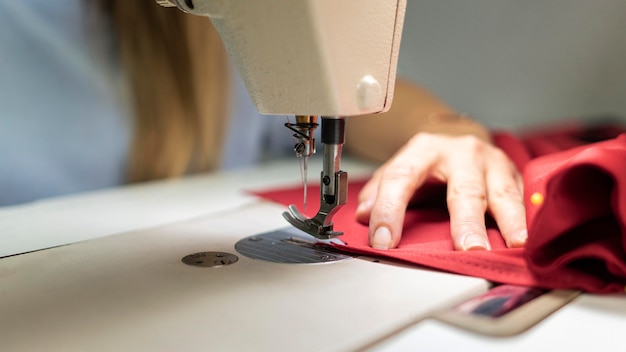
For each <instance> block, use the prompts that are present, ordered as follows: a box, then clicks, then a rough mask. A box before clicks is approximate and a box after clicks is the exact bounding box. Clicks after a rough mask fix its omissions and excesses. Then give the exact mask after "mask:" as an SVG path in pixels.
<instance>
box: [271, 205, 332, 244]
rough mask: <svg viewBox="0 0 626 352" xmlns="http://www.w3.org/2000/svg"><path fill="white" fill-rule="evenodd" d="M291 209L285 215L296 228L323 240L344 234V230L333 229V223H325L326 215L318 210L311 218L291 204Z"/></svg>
mask: <svg viewBox="0 0 626 352" xmlns="http://www.w3.org/2000/svg"><path fill="white" fill-rule="evenodd" d="M288 209H289V211H286V212H284V213H283V217H284V218H285V220H287V221H288V222H289V223H290V224H291V225H293V226H294V227H295V228H297V229H300V230H302V231H304V232H306V233H308V234H309V235H311V236H313V237H315V238H319V239H322V240H328V239H331V238H335V237H337V236H341V235H343V232H340V231H333V224H332V222H331V223H330V224H327V225H324V221H325V218H326V215H325V214H323V213H321V212H318V213H317V215H316V216H315V217H313V218H311V219H309V218H307V217H306V216H304V215H303V214H302V213H301V212H300V211H299V210H298V208H297V207H296V206H295V205H293V204H291V205H289V207H288Z"/></svg>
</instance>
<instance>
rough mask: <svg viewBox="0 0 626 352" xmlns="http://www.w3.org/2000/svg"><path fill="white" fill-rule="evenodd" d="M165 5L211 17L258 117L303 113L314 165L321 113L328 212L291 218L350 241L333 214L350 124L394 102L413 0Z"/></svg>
mask: <svg viewBox="0 0 626 352" xmlns="http://www.w3.org/2000/svg"><path fill="white" fill-rule="evenodd" d="M156 1H157V2H158V3H159V4H161V5H163V6H170V7H173V6H176V7H178V8H179V9H181V10H182V11H185V12H188V13H191V14H194V15H200V16H207V17H209V18H210V20H211V22H212V23H213V25H214V26H215V28H216V29H217V31H218V32H219V34H220V37H221V38H222V40H223V42H224V44H225V46H226V50H227V51H228V53H229V54H230V56H231V57H232V59H233V62H234V64H235V66H236V67H237V70H238V71H239V73H240V74H241V76H242V78H243V80H244V83H245V84H246V88H247V89H248V92H249V93H250V96H251V98H252V100H253V102H254V104H255V105H256V107H257V109H258V110H259V112H260V113H262V114H272V115H295V116H296V120H295V123H287V124H286V126H287V127H288V128H289V129H291V130H292V132H293V136H294V137H295V138H296V140H297V142H296V145H295V147H294V150H295V152H296V155H297V156H298V157H301V158H304V159H305V165H306V159H307V158H308V157H310V156H311V155H312V154H313V153H315V138H314V131H315V129H316V128H317V127H318V116H321V125H322V126H321V128H322V131H321V132H322V134H321V139H322V144H323V146H324V151H323V158H324V161H323V167H322V173H321V178H320V184H321V192H320V209H319V211H318V212H317V214H316V215H315V216H314V217H312V218H307V217H306V216H305V215H303V214H302V213H301V212H300V211H299V210H298V208H297V207H296V206H295V205H291V206H290V207H289V211H288V212H285V213H284V214H283V216H284V217H285V219H287V221H289V223H291V224H292V225H293V226H295V227H297V228H299V229H301V230H303V231H305V232H307V233H309V234H311V235H313V236H315V237H317V238H320V239H330V238H333V237H336V236H339V235H341V234H342V233H341V232H339V231H335V230H333V222H332V217H333V215H334V214H335V213H336V212H337V210H338V209H339V208H340V207H341V206H342V205H343V204H345V202H346V194H347V186H348V174H347V173H346V172H344V171H342V170H341V152H342V146H343V144H344V138H345V133H344V130H345V119H344V118H345V117H347V116H355V115H364V114H372V113H379V112H384V111H387V110H388V109H389V107H390V106H391V102H392V99H393V89H394V83H395V75H396V65H397V60H398V52H399V47H400V38H401V33H402V25H403V21H404V12H405V9H406V0H385V1H380V0H343V1H334V0H298V1H294V0H277V1H256V0H248V1H246V0H239V1H234V0H226V1H224V0H156ZM305 172H306V171H305ZM305 186H306V185H305ZM305 194H306V193H305ZM305 197H306V195H305ZM305 202H306V199H305Z"/></svg>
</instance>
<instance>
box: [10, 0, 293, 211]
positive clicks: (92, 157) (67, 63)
mask: <svg viewBox="0 0 626 352" xmlns="http://www.w3.org/2000/svg"><path fill="white" fill-rule="evenodd" d="M83 3H84V2H83V1H80V0H57V1H48V0H20V1H16V0H0V205H10V204H18V203H23V202H28V201H33V200H36V199H40V198H45V197H51V196H57V195H62V194H68V193H74V192H81V191H87V190H93V189H99V188H106V187H113V186H118V185H121V184H123V183H124V181H125V172H126V161H127V155H128V150H129V146H130V138H131V136H132V120H131V119H130V118H129V116H130V114H129V112H128V111H129V110H130V109H128V104H127V102H128V97H127V96H125V95H124V94H121V93H120V92H122V93H123V92H124V90H123V89H120V87H121V86H123V85H122V83H121V82H123V77H121V75H120V72H119V70H118V67H117V66H116V65H115V59H114V57H113V56H114V52H113V51H112V50H107V49H110V48H108V46H109V44H110V43H108V41H109V40H110V38H97V39H98V42H97V43H98V46H94V38H93V35H94V33H93V31H91V30H90V29H89V28H88V26H87V21H88V18H87V17H86V16H85V10H86V9H85V8H84V5H83ZM232 72H233V73H232V76H233V80H234V82H235V84H233V85H232V92H231V93H232V94H231V96H232V97H233V99H232V102H231V103H232V108H231V111H232V116H231V118H230V120H229V127H228V131H227V133H228V135H227V138H226V142H225V145H224V149H223V150H224V151H223V153H224V154H223V158H222V159H223V163H222V167H223V168H236V167H244V166H249V165H251V164H253V163H256V162H258V161H260V160H262V159H263V158H264V157H266V156H268V155H271V156H276V155H279V154H280V155H287V154H288V153H291V147H292V140H291V138H290V134H289V131H288V130H286V129H285V128H284V127H283V124H284V122H285V117H275V116H274V117H273V116H260V114H258V113H257V111H256V109H255V107H254V105H253V104H252V102H251V100H250V98H249V96H248V94H247V92H246V90H245V87H244V86H243V83H242V82H241V80H240V79H239V77H238V75H237V74H236V72H235V70H232Z"/></svg>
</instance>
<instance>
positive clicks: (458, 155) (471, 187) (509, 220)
mask: <svg viewBox="0 0 626 352" xmlns="http://www.w3.org/2000/svg"><path fill="white" fill-rule="evenodd" d="M426 180H435V181H437V182H439V181H441V182H446V183H447V185H448V186H447V197H446V202H447V205H448V211H449V214H450V232H451V236H452V241H453V245H454V248H455V249H457V250H475V249H487V250H489V249H490V248H491V246H490V244H489V240H488V238H487V230H486V227H485V212H486V211H487V210H489V211H490V212H491V214H492V215H493V217H494V218H495V220H496V222H497V223H498V227H499V228H500V231H501V233H502V236H503V238H504V240H505V242H506V244H507V246H508V247H521V246H523V245H524V244H525V242H526V238H527V230H526V218H525V216H526V214H525V209H524V204H523V198H522V194H523V192H522V188H523V183H522V178H521V176H520V174H519V173H518V172H517V170H516V169H515V166H514V165H513V164H512V163H511V161H510V160H509V159H508V157H507V156H506V155H505V154H504V153H503V152H502V151H501V150H500V149H498V148H496V147H494V146H492V145H491V144H489V143H486V142H484V141H482V140H480V139H478V138H475V137H469V136H466V137H453V138H451V137H444V136H436V135H428V134H420V135H416V137H414V138H413V139H412V140H411V141H410V142H409V143H408V144H407V145H406V146H405V147H404V148H403V149H402V150H401V151H400V152H398V153H397V154H396V156H394V157H393V158H392V159H391V160H390V161H388V162H387V163H386V164H385V165H383V166H382V167H381V168H380V169H378V170H377V171H376V173H375V174H374V175H373V177H372V179H371V180H370V181H369V182H368V183H367V184H366V185H365V187H364V188H363V189H362V191H361V193H360V194H359V206H358V208H357V212H356V215H357V219H358V220H359V221H360V222H363V223H369V239H370V245H371V246H372V247H374V248H379V249H389V248H394V247H396V246H397V245H398V243H399V241H400V237H401V235H402V227H403V222H404V218H405V212H406V208H407V205H408V203H409V202H410V201H411V199H412V197H413V195H414V194H416V190H418V189H419V188H420V187H422V186H423V185H424V183H425V181H426Z"/></svg>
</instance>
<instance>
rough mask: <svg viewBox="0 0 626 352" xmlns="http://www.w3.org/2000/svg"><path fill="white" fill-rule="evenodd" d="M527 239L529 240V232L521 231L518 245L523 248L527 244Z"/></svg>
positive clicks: (518, 236)
mask: <svg viewBox="0 0 626 352" xmlns="http://www.w3.org/2000/svg"><path fill="white" fill-rule="evenodd" d="M527 239H528V230H526V229H524V230H522V231H520V233H519V234H518V235H517V243H519V245H520V246H523V245H524V244H526V240H527Z"/></svg>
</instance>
